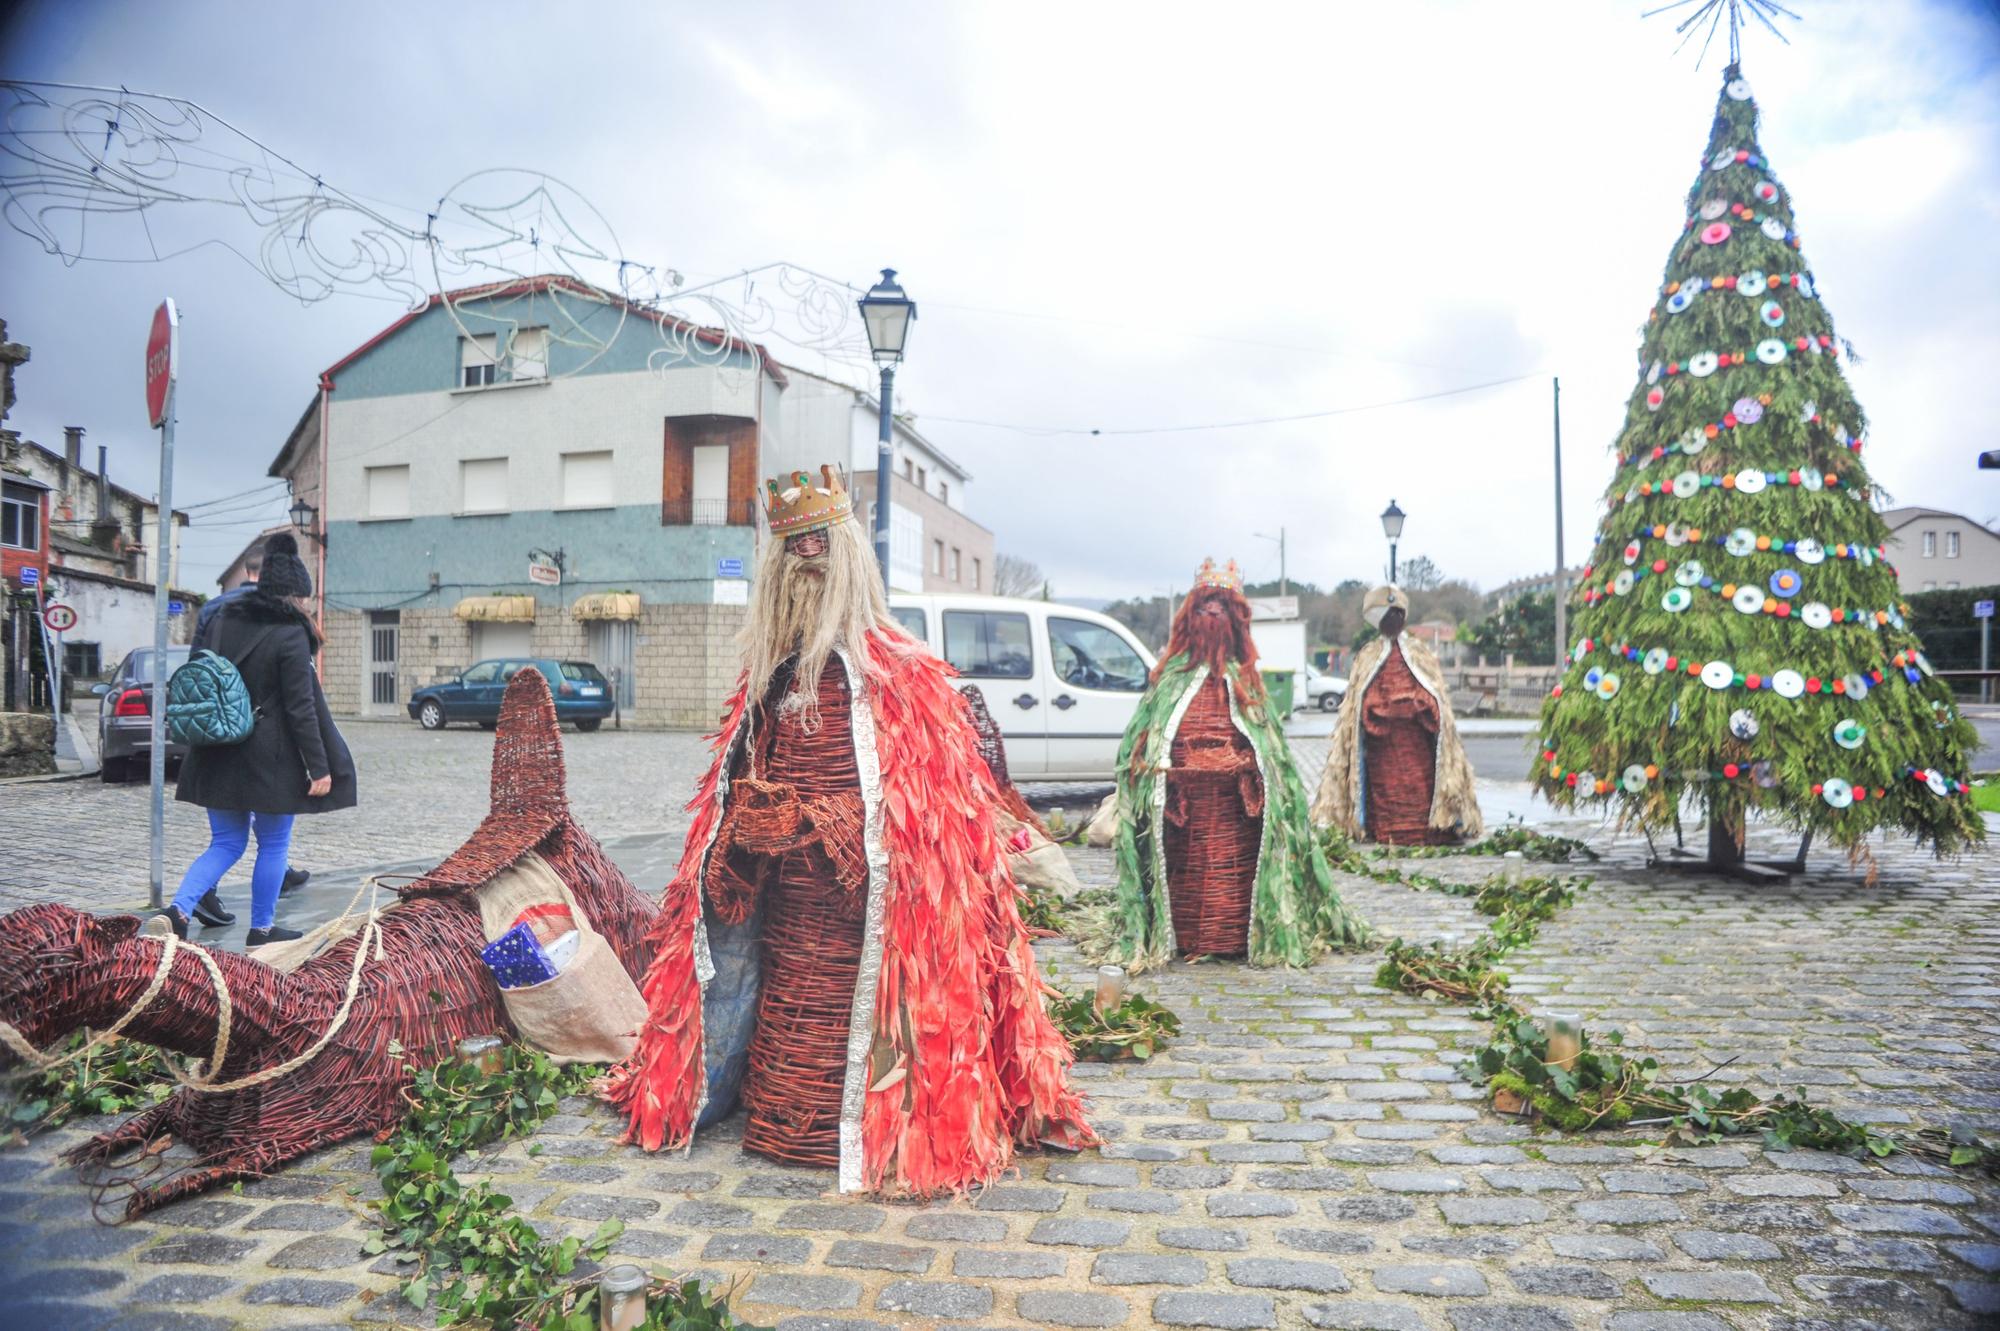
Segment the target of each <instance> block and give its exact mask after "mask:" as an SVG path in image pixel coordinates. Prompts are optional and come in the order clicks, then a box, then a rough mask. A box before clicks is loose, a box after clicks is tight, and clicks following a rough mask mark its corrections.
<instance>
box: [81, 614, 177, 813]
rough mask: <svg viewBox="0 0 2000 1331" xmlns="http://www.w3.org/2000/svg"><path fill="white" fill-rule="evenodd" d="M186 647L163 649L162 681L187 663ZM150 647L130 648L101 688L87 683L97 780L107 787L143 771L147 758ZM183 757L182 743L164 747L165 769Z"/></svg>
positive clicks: (150, 749) (149, 748)
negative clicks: (93, 698)
mask: <svg viewBox="0 0 2000 1331" xmlns="http://www.w3.org/2000/svg"><path fill="white" fill-rule="evenodd" d="M188 651H189V649H188V648H186V647H169V648H167V669H166V676H167V678H169V679H171V678H173V674H174V671H176V670H178V669H180V668H181V666H183V665H185V664H186V663H187V659H188ZM156 677H157V672H155V671H154V669H153V649H152V648H151V647H135V648H133V649H132V650H131V651H129V652H127V653H125V659H124V660H123V661H120V662H119V663H118V668H117V669H116V670H114V671H112V672H111V678H110V680H109V681H108V682H106V683H103V684H93V685H92V686H91V688H90V691H91V692H92V693H94V694H96V695H97V699H98V702H97V760H98V773H97V774H98V777H99V778H100V779H101V780H103V781H104V782H105V783H107V784H111V783H114V782H119V781H127V780H130V779H132V778H133V777H135V776H139V775H142V774H144V773H146V772H147V771H148V770H149V768H150V764H151V761H152V755H153V682H154V680H155V678H156ZM185 757H187V745H185V744H175V743H173V742H171V741H169V742H168V744H167V765H168V767H169V768H171V767H172V766H173V765H174V764H176V763H178V762H179V761H180V760H181V759H183V758H185Z"/></svg>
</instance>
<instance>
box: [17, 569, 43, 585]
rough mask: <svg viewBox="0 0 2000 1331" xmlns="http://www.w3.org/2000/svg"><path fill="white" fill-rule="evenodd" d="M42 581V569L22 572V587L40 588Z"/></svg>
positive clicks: (23, 570)
mask: <svg viewBox="0 0 2000 1331" xmlns="http://www.w3.org/2000/svg"><path fill="white" fill-rule="evenodd" d="M41 581H42V571H41V570H40V569H38V568H24V569H22V570H21V585H22V586H23V587H35V586H39V585H40V584H41Z"/></svg>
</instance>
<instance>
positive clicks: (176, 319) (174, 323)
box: [146, 296, 181, 426]
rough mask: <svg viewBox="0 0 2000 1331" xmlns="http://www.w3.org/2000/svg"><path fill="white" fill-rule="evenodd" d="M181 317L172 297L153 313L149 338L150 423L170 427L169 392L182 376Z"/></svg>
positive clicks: (147, 390)
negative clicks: (176, 311)
mask: <svg viewBox="0 0 2000 1331" xmlns="http://www.w3.org/2000/svg"><path fill="white" fill-rule="evenodd" d="M180 324H181V321H180V316H179V315H178V314H177V313H175V311H174V302H173V298H172V297H171V296H170V297H168V298H167V299H166V300H163V301H161V302H160V308H159V309H157V310H154V311H153V331H152V332H151V333H150V334H148V335H147V337H146V419H147V420H148V421H149V422H151V423H152V424H153V425H155V426H159V425H164V424H166V420H167V388H168V386H169V385H171V384H172V383H173V381H174V376H175V375H176V374H177V373H178V372H179V361H180V353H181V346H180V342H181V339H180Z"/></svg>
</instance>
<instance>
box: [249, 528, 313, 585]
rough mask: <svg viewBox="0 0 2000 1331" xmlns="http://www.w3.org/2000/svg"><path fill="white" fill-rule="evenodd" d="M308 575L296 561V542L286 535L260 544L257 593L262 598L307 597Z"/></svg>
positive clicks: (311, 582)
mask: <svg viewBox="0 0 2000 1331" xmlns="http://www.w3.org/2000/svg"><path fill="white" fill-rule="evenodd" d="M312 589H313V580H312V574H310V573H308V572H306V563H305V561H304V560H303V559H300V558H299V543H298V542H297V541H296V540H294V539H292V535H291V533H290V532H282V531H281V532H279V533H278V534H277V535H276V536H273V537H272V538H271V539H270V540H268V541H266V542H264V567H263V570H262V571H261V572H259V573H258V575H257V590H258V591H260V592H263V593H264V594H265V595H266V596H311V595H312Z"/></svg>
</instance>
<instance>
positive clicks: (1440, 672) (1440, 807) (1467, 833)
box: [1312, 633, 1486, 841]
mask: <svg viewBox="0 0 2000 1331" xmlns="http://www.w3.org/2000/svg"><path fill="white" fill-rule="evenodd" d="M1397 641H1398V642H1400V643H1401V645H1402V648H1403V660H1404V661H1405V662H1406V663H1407V664H1408V665H1409V667H1410V674H1412V675H1413V676H1415V677H1416V681H1417V683H1418V684H1420V685H1422V686H1423V688H1424V691H1425V692H1426V693H1428V694H1430V695H1431V696H1432V697H1433V698H1436V699H1437V705H1438V735H1437V767H1436V770H1435V773H1434V775H1433V778H1432V786H1431V818H1430V825H1431V826H1432V827H1433V828H1435V829H1437V830H1438V831H1441V832H1450V833H1452V834H1453V835H1455V836H1457V837H1458V838H1459V839H1460V840H1462V841H1476V840H1478V839H1479V837H1480V836H1481V835H1482V834H1483V833H1484V832H1485V830H1486V824H1485V822H1484V820H1483V819H1481V817H1480V816H1479V797H1478V792H1477V791H1476V790H1475V789H1474V788H1473V783H1472V763H1471V761H1470V760H1469V759H1467V758H1466V756H1465V746H1464V745H1463V744H1461V743H1459V739H1458V722H1457V721H1456V720H1454V719H1453V717H1452V714H1451V694H1450V693H1449V692H1447V691H1446V689H1445V686H1444V667H1443V666H1441V665H1439V664H1438V659H1437V654H1436V653H1435V652H1433V651H1431V649H1430V648H1429V647H1428V646H1427V645H1425V644H1424V643H1423V642H1421V641H1419V640H1418V639H1416V638H1413V637H1411V636H1410V635H1409V634H1408V633H1403V634H1399V635H1397ZM1388 659H1389V639H1387V638H1377V639H1375V640H1374V641H1373V642H1371V643H1369V644H1368V645H1367V646H1366V647H1363V648H1362V649H1361V651H1360V652H1359V653H1358V654H1357V655H1356V656H1355V658H1354V669H1353V670H1352V671H1350V672H1349V675H1348V680H1349V683H1348V689H1347V700H1346V701H1345V702H1344V703H1342V704H1341V706H1340V719H1339V720H1338V721H1336V722H1335V723H1334V727H1333V746H1332V748H1331V749H1330V750H1329V751H1328V752H1327V757H1326V771H1325V773H1324V774H1323V775H1322V776H1321V777H1320V783H1319V793H1318V794H1317V795H1316V796H1315V797H1314V799H1313V806H1312V816H1313V821H1314V822H1315V823H1318V824H1319V825H1320V826H1321V827H1337V828H1339V829H1340V830H1341V831H1342V832H1344V833H1346V834H1347V835H1348V836H1349V837H1351V838H1353V839H1354V840H1356V841H1359V840H1361V839H1362V838H1363V836H1365V835H1366V833H1365V831H1364V830H1363V828H1362V819H1363V818H1364V817H1366V815H1367V810H1368V754H1367V748H1368V746H1367V744H1366V743H1365V742H1364V741H1363V738H1362V735H1361V713H1362V710H1363V709H1362V704H1363V703H1364V702H1365V701H1366V700H1367V696H1368V686H1369V685H1370V684H1372V683H1373V682H1374V680H1375V676H1376V675H1378V674H1380V673H1381V670H1382V665H1383V663H1384V662H1386V661H1387V660H1388Z"/></svg>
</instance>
